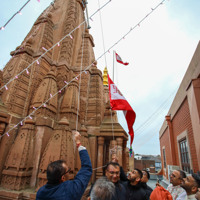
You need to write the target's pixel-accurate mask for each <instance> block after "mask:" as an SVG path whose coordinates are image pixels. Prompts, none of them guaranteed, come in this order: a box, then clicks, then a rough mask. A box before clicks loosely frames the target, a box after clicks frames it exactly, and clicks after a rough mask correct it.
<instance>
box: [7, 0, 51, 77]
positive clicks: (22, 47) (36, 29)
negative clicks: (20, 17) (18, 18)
mask: <svg viewBox="0 0 200 200" xmlns="http://www.w3.org/2000/svg"><path fill="white" fill-rule="evenodd" d="M53 2H54V0H52V2H51V3H50V4H51V5H52V6H53ZM50 9H51V7H50V6H49V7H48V8H47V9H46V11H45V12H44V14H43V16H44V17H46V16H47V14H48V13H49V11H50ZM44 21H45V19H43V20H42V21H41V23H40V24H39V26H37V27H36V28H34V29H33V31H32V34H31V35H30V36H29V37H27V38H26V39H25V41H23V42H22V45H21V46H20V47H19V49H17V50H15V53H14V54H13V55H12V58H14V57H15V55H16V54H17V53H19V52H21V51H22V50H23V49H24V47H25V45H26V42H27V41H28V40H29V39H30V38H32V37H33V34H34V33H35V32H36V31H38V30H39V28H40V26H41V24H42V23H43V22H44ZM37 63H38V64H39V61H38V62H37ZM4 66H5V65H4ZM15 77H16V78H18V76H17V75H16V76H15Z"/></svg>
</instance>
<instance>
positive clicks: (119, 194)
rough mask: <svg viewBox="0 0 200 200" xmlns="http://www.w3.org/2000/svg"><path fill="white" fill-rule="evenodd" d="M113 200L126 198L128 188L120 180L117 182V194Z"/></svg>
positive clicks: (124, 199)
mask: <svg viewBox="0 0 200 200" xmlns="http://www.w3.org/2000/svg"><path fill="white" fill-rule="evenodd" d="M112 200H126V189H125V187H124V185H123V184H121V183H120V182H118V183H115V194H114V195H113V196H112Z"/></svg>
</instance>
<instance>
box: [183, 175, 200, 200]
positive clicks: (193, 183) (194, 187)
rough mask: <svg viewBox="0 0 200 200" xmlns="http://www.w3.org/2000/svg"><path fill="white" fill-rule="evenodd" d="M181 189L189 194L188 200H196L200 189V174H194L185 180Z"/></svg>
mask: <svg viewBox="0 0 200 200" xmlns="http://www.w3.org/2000/svg"><path fill="white" fill-rule="evenodd" d="M181 187H182V188H184V189H185V191H186V192H187V199H188V200H196V198H195V195H196V193H197V192H198V188H200V173H198V174H194V173H193V174H192V176H187V178H184V179H183V183H182V184H181Z"/></svg>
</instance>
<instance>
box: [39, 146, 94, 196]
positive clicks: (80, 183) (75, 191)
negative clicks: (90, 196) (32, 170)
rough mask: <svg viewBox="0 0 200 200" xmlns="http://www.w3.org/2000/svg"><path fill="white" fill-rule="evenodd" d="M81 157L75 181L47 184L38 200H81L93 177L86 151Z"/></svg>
mask: <svg viewBox="0 0 200 200" xmlns="http://www.w3.org/2000/svg"><path fill="white" fill-rule="evenodd" d="M79 148H80V147H79ZM79 155H80V159H81V169H80V170H79V172H78V173H77V175H76V176H75V178H74V180H69V181H65V182H63V183H60V184H56V185H53V184H48V183H47V184H46V185H44V186H42V187H41V188H40V189H39V190H38V192H37V195H36V200H79V199H81V197H82V195H83V193H84V191H85V189H86V187H87V185H88V182H89V180H90V177H91V175H92V165H91V161H90V158H89V155H88V152H87V150H86V149H84V150H80V151H79Z"/></svg>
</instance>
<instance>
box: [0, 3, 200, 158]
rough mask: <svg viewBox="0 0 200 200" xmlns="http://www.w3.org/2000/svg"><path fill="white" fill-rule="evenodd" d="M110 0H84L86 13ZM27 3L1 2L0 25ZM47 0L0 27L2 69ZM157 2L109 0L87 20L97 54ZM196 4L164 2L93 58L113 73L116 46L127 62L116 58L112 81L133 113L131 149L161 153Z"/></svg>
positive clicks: (190, 46) (198, 27)
mask: <svg viewBox="0 0 200 200" xmlns="http://www.w3.org/2000/svg"><path fill="white" fill-rule="evenodd" d="M108 1H109V0H88V12H89V16H90V15H91V14H93V13H94V12H95V11H96V10H97V9H98V8H99V6H102V5H104V4H105V3H106V2H108ZM26 2H27V0H18V1H16V0H9V1H2V2H1V7H0V9H1V11H0V27H1V26H3V25H4V24H5V23H6V21H7V20H8V19H9V18H10V17H11V16H12V15H13V14H14V13H15V12H17V11H18V10H19V9H20V8H21V7H22V6H23V5H24V3H26ZM51 2H52V0H40V3H38V1H37V0H31V1H30V3H29V4H27V6H26V7H25V8H24V9H23V10H22V15H17V16H16V17H15V18H14V19H13V20H12V21H11V22H10V23H9V24H8V25H7V27H6V28H5V30H3V31H2V30H1V31H0V52H1V54H0V69H3V67H4V66H5V64H6V63H7V62H8V60H9V59H10V56H9V54H10V52H11V51H12V50H14V49H15V48H16V46H19V45H20V44H21V42H22V41H23V39H24V37H25V36H26V34H27V33H28V32H29V30H30V28H31V27H32V25H33V23H34V21H35V20H36V19H37V17H38V16H39V15H40V13H41V12H42V11H43V10H44V9H45V8H46V7H47V6H48V5H49V4H50V3H51ZM160 2H161V1H159V0H123V1H121V0H112V1H110V2H109V3H108V4H107V5H106V6H105V7H104V8H103V9H102V10H101V13H97V14H96V15H95V16H93V17H92V19H91V20H90V26H91V29H90V33H91V34H92V36H93V38H94V42H95V48H94V51H95V55H96V58H98V57H99V56H100V55H102V54H103V53H104V48H105V49H106V50H107V49H109V48H110V47H111V46H113V45H115V44H116V42H117V41H119V40H120V39H121V38H123V36H124V35H126V33H128V32H129V30H130V29H131V28H133V27H134V26H135V25H137V24H138V23H139V22H140V20H141V19H143V18H144V17H145V16H146V15H147V14H148V13H150V12H151V11H152V9H154V8H155V7H156V6H157V5H158V4H159V3H160ZM199 8H200V1H198V0H181V1H180V0H169V1H168V0H166V1H164V2H163V4H162V5H161V6H159V7H158V8H157V9H156V10H154V11H153V12H152V14H150V15H149V16H148V17H147V18H146V19H145V20H144V21H143V22H142V23H140V26H136V28H134V29H133V30H132V31H131V32H130V33H129V34H128V35H127V36H126V37H125V38H124V39H123V40H121V41H120V42H119V43H117V44H116V45H115V46H114V47H113V48H112V49H111V50H110V53H107V54H106V57H104V56H103V57H102V58H101V59H99V60H98V61H97V62H98V68H99V69H100V70H103V69H104V67H105V66H107V68H108V71H109V74H110V76H111V77H113V73H112V72H113V51H114V50H115V51H116V52H117V53H118V54H119V55H120V56H121V58H122V59H123V60H124V61H127V62H129V63H130V64H129V65H128V66H123V65H120V64H117V63H116V62H114V67H115V76H114V82H115V84H116V85H117V86H118V88H119V89H120V91H121V92H122V93H123V95H124V96H125V97H126V99H127V100H128V101H129V103H130V104H131V106H132V108H133V109H134V110H135V112H136V115H137V117H136V121H135V124H134V130H135V139H134V142H133V150H134V151H135V153H141V154H154V155H156V154H160V146H159V130H160V128H161V126H162V123H163V121H164V117H165V115H166V114H167V112H168V110H169V107H170V105H171V103H172V101H173V98H174V96H175V94H176V91H177V89H178V86H179V85H180V82H181V80H182V78H183V76H184V74H185V72H186V69H187V67H188V65H189V63H190V61H191V59H192V56H193V53H194V51H195V49H196V46H197V44H198V42H199V36H200V23H199V21H200V15H199ZM100 16H101V17H100ZM101 24H102V28H103V29H102V28H101ZM102 33H103V36H104V37H103V38H102ZM103 41H104V44H105V45H104V46H103ZM118 117H119V122H120V123H121V125H122V126H123V127H124V129H125V130H126V131H128V129H127V125H126V122H125V119H124V116H123V114H122V113H121V112H118Z"/></svg>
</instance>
